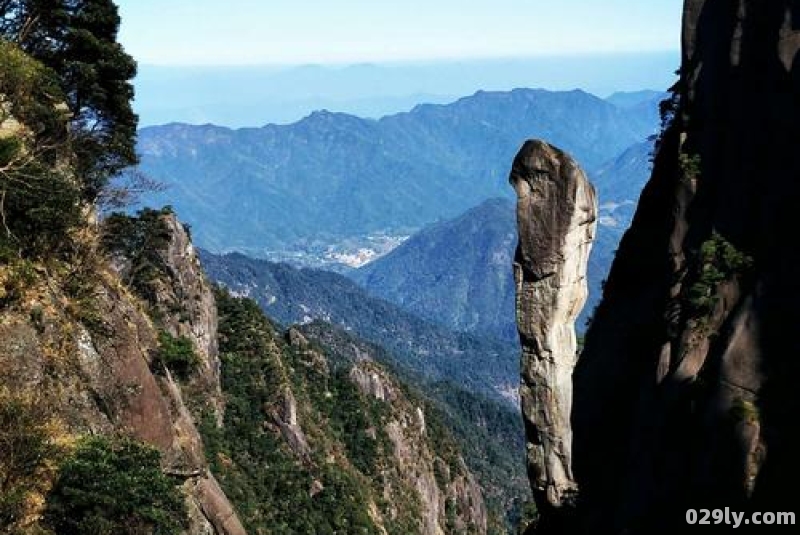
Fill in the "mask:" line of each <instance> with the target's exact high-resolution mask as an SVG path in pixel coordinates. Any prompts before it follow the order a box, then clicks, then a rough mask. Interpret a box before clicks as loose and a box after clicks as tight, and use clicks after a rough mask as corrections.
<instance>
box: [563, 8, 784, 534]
mask: <svg viewBox="0 0 800 535" xmlns="http://www.w3.org/2000/svg"><path fill="white" fill-rule="evenodd" d="M738 3H739V2H729V1H728V0H706V1H704V2H701V1H699V0H697V1H695V0H688V1H687V7H686V9H687V13H691V14H692V16H694V12H695V11H697V10H701V11H700V12H699V14H697V16H696V17H697V18H696V20H697V30H696V32H695V33H694V34H693V36H690V38H689V44H690V47H689V49H688V50H685V51H684V54H685V56H684V65H683V67H682V82H681V84H680V86H679V90H680V91H681V93H682V96H683V99H682V100H683V103H682V109H681V117H679V118H678V120H677V121H676V124H675V125H674V126H673V127H672V128H671V129H669V130H668V131H667V132H666V134H665V135H664V137H663V139H662V143H661V149H660V151H659V154H658V155H657V157H656V161H655V166H654V172H653V176H652V178H651V180H650V182H649V183H648V185H647V187H646V188H645V190H644V192H643V194H642V197H641V200H640V204H639V207H638V209H637V213H636V216H635V218H634V222H633V225H632V227H631V229H630V230H629V231H628V232H627V233H626V235H625V237H624V239H623V241H622V243H621V245H620V248H619V253H618V255H617V258H616V260H615V262H614V266H613V268H612V271H611V274H610V276H609V279H608V282H607V284H606V287H605V292H604V299H603V302H602V304H601V305H600V307H599V308H598V310H597V313H596V314H595V320H594V322H593V324H592V327H591V329H590V330H589V332H588V333H587V338H586V346H585V349H584V352H583V354H582V355H581V358H580V360H579V364H578V367H577V369H576V371H575V376H574V377H575V405H574V410H573V418H572V420H573V426H574V439H575V445H574V452H575V472H576V476H577V478H578V483H579V485H580V487H581V503H580V504H579V511H580V516H581V517H583V521H584V525H585V526H586V529H584V531H586V532H596V533H617V532H622V531H623V530H627V531H626V532H627V533H647V534H654V533H669V532H682V531H684V530H686V528H687V526H686V523H685V516H684V513H685V510H686V509H687V508H695V509H699V508H703V507H715V506H721V507H725V506H731V507H736V506H741V507H752V508H754V509H756V510H763V511H770V510H772V511H775V510H778V507H779V506H780V505H781V504H784V503H786V504H788V502H789V501H790V500H791V499H792V497H793V493H789V494H787V493H786V492H785V490H784V489H787V488H793V485H795V484H796V482H797V481H799V480H800V441H798V427H799V426H798V425H797V423H796V422H797V417H798V414H800V404H799V403H798V397H799V396H798V393H800V389H798V387H797V386H796V383H797V381H798V377H800V337H799V336H798V335H797V334H796V333H795V332H794V331H795V330H796V329H797V328H798V325H800V282H798V275H797V273H798V271H800V270H799V269H798V267H799V266H800V255H798V243H800V242H798V239H797V236H796V235H797V234H798V233H800V230H797V228H796V227H797V224H798V223H797V220H798V217H799V216H798V208H800V205H799V204H800V132H798V129H799V128H800V114H798V107H799V106H800V91H798V78H799V77H800V73H799V72H798V69H799V68H800V66H799V64H800V56H798V55H797V54H796V53H794V52H793V51H792V50H791V44H790V43H789V40H788V38H787V37H786V32H785V31H784V30H786V27H785V26H786V22H787V18H786V14H787V13H790V14H791V17H792V18H791V21H790V23H791V25H792V28H793V29H794V30H797V29H798V22H799V21H800V2H798V1H797V0H783V1H772V2H760V1H755V0H749V1H745V2H744V3H745V5H746V7H747V10H746V12H745V13H744V18H743V19H742V20H741V21H740V20H739V13H738V12H737V7H738V6H737V5H736V4H738ZM740 22H741V26H740ZM790 54H794V57H792V56H791V55H790ZM787 63H789V65H787ZM684 133H685V138H682V135H683V134H684ZM684 140H685V143H683V141H684ZM681 153H683V154H697V155H700V156H701V161H700V163H699V165H700V173H699V175H700V177H701V178H700V179H699V180H698V186H697V192H696V194H692V193H691V192H689V190H688V189H687V188H686V187H683V186H681V184H680V163H679V161H680V159H679V155H680V154H681ZM712 230H714V231H717V232H719V233H720V234H722V235H723V236H724V237H725V238H726V239H727V240H728V241H729V242H730V243H731V244H733V245H734V246H735V247H736V249H737V250H738V251H742V252H745V253H746V254H748V255H750V256H752V257H753V258H754V260H755V273H754V275H753V276H752V277H750V278H748V279H747V280H745V281H744V282H743V284H742V288H741V297H740V298H739V300H738V304H737V310H736V311H735V313H731V314H730V316H729V317H728V320H727V321H726V323H725V324H723V325H722V326H721V328H720V329H719V330H718V332H717V333H713V334H711V335H709V337H710V338H711V341H712V343H711V346H710V347H711V348H710V350H709V351H708V353H707V356H706V357H705V360H704V363H703V368H702V371H701V373H700V377H701V378H702V383H703V385H702V388H698V387H699V386H701V385H700V383H701V381H697V380H680V377H678V376H676V374H675V372H676V368H677V363H678V361H679V356H678V355H675V354H674V352H676V351H677V347H678V345H677V338H678V333H679V332H680V331H681V330H684V329H686V323H685V321H686V320H685V318H684V319H683V320H680V319H676V318H675V317H674V314H675V312H674V306H675V300H674V299H673V298H672V297H671V291H672V290H673V289H674V284H675V282H676V281H678V280H680V279H681V278H682V277H683V276H684V275H685V271H683V269H684V266H683V261H682V260H681V255H682V254H684V253H685V254H686V255H687V257H689V258H691V257H692V255H693V254H696V253H695V252H696V251H698V250H699V248H700V245H701V244H702V243H703V242H704V241H705V240H707V239H708V237H709V235H710V234H711V231H712ZM676 236H677V237H679V239H678V240H677V242H676V241H675V240H676ZM671 251H675V252H677V253H678V254H677V256H672V255H671ZM747 307H749V308H752V311H751V312H752V314H751V316H752V317H753V318H755V320H754V323H755V324H757V325H748V326H747V329H748V330H747V332H748V333H750V337H751V340H748V341H747V342H748V344H749V345H748V346H747V347H752V348H754V349H753V350H752V351H750V352H749V353H747V354H744V355H741V353H742V352H741V351H739V353H740V355H739V356H738V357H737V358H738V359H742V362H744V363H745V364H746V367H747V368H748V370H751V369H752V372H751V371H748V372H747V373H748V374H749V375H750V377H748V379H752V380H754V381H757V380H760V379H759V378H760V377H763V379H764V382H763V384H762V387H761V390H760V392H759V396H758V398H757V402H756V405H757V409H758V420H759V421H760V432H761V441H762V447H763V451H764V452H765V455H764V461H763V465H762V466H761V470H760V472H759V475H758V478H757V479H756V481H755V482H753V486H752V487H751V489H752V497H751V498H750V497H748V491H747V489H746V485H743V484H742V482H743V480H744V479H745V478H744V477H743V476H744V475H745V474H743V472H742V471H743V470H744V469H745V465H746V464H747V463H746V462H744V460H743V445H742V444H741V438H740V437H737V432H736V431H735V429H734V427H735V426H734V424H733V423H732V422H731V421H730V419H729V417H728V414H727V413H725V414H723V413H721V411H720V410H719V406H720V400H719V398H718V397H719V392H720V391H721V390H722V389H723V386H724V387H727V386H728V385H722V382H723V377H722V371H721V370H722V367H723V362H722V361H723V357H724V356H725V355H726V354H728V355H729V354H730V351H731V345H732V343H733V342H732V340H733V336H734V327H735V326H734V325H733V324H732V319H731V318H734V317H735V316H736V315H737V314H739V313H743V312H747V310H742V309H744V308H747ZM677 314H680V311H678V313H677ZM681 322H682V323H681ZM737 343H738V342H737ZM665 352H666V354H667V355H669V354H670V353H673V354H672V357H671V359H670V360H669V361H668V362H669V363H670V364H669V367H668V369H666V370H663V369H662V373H664V374H665V375H664V376H663V379H662V380H659V378H658V370H659V361H662V364H663V356H664V355H665ZM726 358H728V357H726ZM728 366H730V363H728ZM709 385H711V388H709ZM733 386H734V387H737V388H740V387H739V385H733ZM715 389H716V392H715V391H714V390H715ZM715 396H717V398H715ZM786 507H789V508H788V509H785V510H792V509H791V507H796V504H794V505H791V504H788V505H787V506H786ZM589 526H591V527H589ZM676 529H677V530H678V531H675V530H676ZM575 532H578V531H575Z"/></svg>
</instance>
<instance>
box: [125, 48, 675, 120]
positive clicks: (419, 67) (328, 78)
mask: <svg viewBox="0 0 800 535" xmlns="http://www.w3.org/2000/svg"><path fill="white" fill-rule="evenodd" d="M678 64H679V53H678V51H677V50H676V51H666V52H651V53H638V54H637V53H624V54H577V55H554V56H540V57H528V58H497V59H472V60H459V61H420V62H386V63H374V62H373V63H368V64H365V63H361V64H353V65H335V66H333V65H298V66H275V65H254V66H242V65H228V66H183V67H175V66H159V65H148V64H142V65H140V67H139V75H138V76H137V78H136V81H135V85H136V101H135V103H134V104H135V108H136V111H137V112H138V113H139V114H140V116H141V126H143V127H144V126H152V125H158V124H164V123H169V122H185V123H191V124H206V123H212V124H216V125H220V126H227V127H234V128H236V127H258V126H263V125H265V124H268V123H277V124H286V123H291V122H294V121H297V120H299V119H301V118H303V117H305V116H307V115H308V114H310V113H311V112H313V111H316V110H320V109H327V110H330V111H337V112H345V113H350V114H353V115H358V116H361V117H368V118H378V117H382V116H384V115H389V114H392V113H397V112H402V111H408V110H410V109H411V108H413V107H414V106H415V105H417V104H422V103H430V104H442V103H448V102H452V101H454V100H456V99H458V98H461V97H465V96H469V95H472V94H474V93H475V92H477V91H480V90H483V91H509V90H512V89H516V88H541V89H547V90H551V91H564V90H573V89H581V90H584V91H586V92H589V93H592V94H594V95H596V96H598V97H601V98H605V97H607V96H609V95H610V94H612V93H615V92H618V91H639V90H644V89H650V90H657V91H664V90H666V89H667V88H668V87H669V86H670V85H671V84H672V83H673V81H674V79H675V75H674V72H675V69H676V68H677V66H678Z"/></svg>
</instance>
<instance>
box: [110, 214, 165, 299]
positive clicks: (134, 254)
mask: <svg viewBox="0 0 800 535" xmlns="http://www.w3.org/2000/svg"><path fill="white" fill-rule="evenodd" d="M171 213H172V208H171V207H169V206H167V207H164V208H162V209H161V210H153V209H150V208H145V209H143V210H140V211H139V212H138V213H137V214H136V216H129V215H127V214H122V213H115V214H111V215H110V216H108V217H107V218H106V219H105V220H104V221H103V234H102V244H103V246H104V247H105V249H106V250H108V251H110V252H112V253H114V254H118V255H120V256H122V257H123V258H125V259H126V260H127V261H128V262H130V268H129V270H128V276H127V280H126V281H125V282H126V283H127V284H128V286H130V287H131V288H132V289H133V291H134V292H135V293H136V294H137V295H138V296H139V297H140V298H142V299H144V300H145V301H147V302H148V303H150V304H151V305H153V304H155V302H156V295H155V287H154V282H156V280H157V279H159V278H160V277H162V276H164V274H165V273H167V271H168V269H167V266H166V265H165V263H164V259H163V257H162V256H161V253H162V252H163V251H164V250H165V249H166V248H167V246H168V245H169V240H170V238H171V236H170V232H169V227H168V226H167V223H166V221H165V220H164V216H165V215H168V214H171Z"/></svg>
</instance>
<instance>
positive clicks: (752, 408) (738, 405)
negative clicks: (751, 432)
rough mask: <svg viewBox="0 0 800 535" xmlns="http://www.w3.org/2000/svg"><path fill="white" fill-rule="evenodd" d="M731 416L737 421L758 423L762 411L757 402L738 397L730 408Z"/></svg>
mask: <svg viewBox="0 0 800 535" xmlns="http://www.w3.org/2000/svg"><path fill="white" fill-rule="evenodd" d="M730 416H731V418H733V420H734V421H736V422H745V423H749V424H754V423H758V421H759V420H760V419H761V415H760V411H759V410H758V407H757V406H756V404H755V403H753V402H752V401H748V400H746V399H736V400H734V402H733V405H732V406H731V408H730Z"/></svg>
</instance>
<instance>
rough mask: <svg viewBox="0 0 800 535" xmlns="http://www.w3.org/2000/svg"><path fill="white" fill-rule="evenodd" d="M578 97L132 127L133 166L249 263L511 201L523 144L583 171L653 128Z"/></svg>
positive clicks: (199, 237) (507, 97)
mask: <svg viewBox="0 0 800 535" xmlns="http://www.w3.org/2000/svg"><path fill="white" fill-rule="evenodd" d="M639 102H640V103H647V105H645V104H642V105H641V106H639V105H632V106H631V105H627V104H626V106H625V107H619V106H615V105H614V104H611V103H609V102H607V101H605V100H603V99H600V98H597V97H595V96H593V95H590V94H588V93H585V92H583V91H577V90H576V91H570V92H548V91H543V90H527V89H525V90H522V89H521V90H515V91H511V92H479V93H477V94H475V95H473V96H471V97H467V98H463V99H461V100H459V101H457V102H455V103H452V104H449V105H421V106H417V107H416V108H414V110H413V111H411V112H409V113H401V114H398V115H393V116H389V117H385V118H383V119H380V120H369V119H360V118H358V117H354V116H350V115H345V114H337V113H329V112H318V113H314V114H312V115H311V116H309V117H307V118H306V119H303V120H302V121H299V122H297V123H294V124H291V125H287V126H276V125H270V126H266V127H263V128H258V129H242V130H230V129H227V128H221V127H216V126H210V125H207V126H188V125H182V124H171V125H166V126H161V127H153V128H145V129H143V130H142V131H141V132H140V138H139V150H140V152H141V155H142V164H141V170H143V171H144V172H145V173H147V174H148V175H149V176H151V177H152V178H154V179H156V180H159V181H162V182H164V183H165V184H166V185H167V186H168V189H167V190H166V191H164V192H162V193H159V194H155V195H153V196H150V197H148V198H147V199H146V201H147V203H148V204H155V205H161V204H171V205H173V206H174V207H175V208H176V210H177V212H178V214H179V215H180V216H181V218H182V219H183V220H185V221H187V222H188V223H189V224H191V225H192V228H193V235H194V239H195V240H196V242H197V243H198V244H199V245H200V246H201V247H204V248H206V249H209V250H212V251H215V252H221V251H234V250H238V251H243V252H247V253H248V254H250V255H253V256H261V257H269V256H270V254H271V253H275V252H277V251H286V250H292V249H298V250H302V249H308V248H312V247H315V246H317V247H319V246H323V247H324V246H325V245H326V244H330V243H332V242H335V241H336V240H340V239H342V238H347V237H352V236H365V235H367V234H370V233H374V232H391V233H396V234H408V233H410V232H411V231H413V230H415V229H419V228H421V227H423V226H425V225H427V224H430V223H433V222H435V221H437V220H443V219H447V218H452V217H456V216H458V215H459V214H461V213H463V212H464V211H465V210H467V209H469V208H471V207H474V206H476V205H477V204H479V203H480V202H482V201H484V200H486V199H488V198H491V197H498V196H506V197H510V196H511V192H510V188H509V187H508V185H507V183H506V180H507V174H508V169H509V165H510V162H511V161H512V159H513V156H514V154H515V153H516V151H517V150H518V148H519V146H520V144H521V143H522V142H523V141H524V140H525V139H527V138H530V137H541V138H546V139H548V140H549V141H550V142H552V143H554V144H555V145H558V146H560V147H562V148H564V149H565V150H567V151H569V152H571V153H572V154H574V155H575V156H576V157H577V159H578V160H579V161H580V162H581V163H582V164H583V165H584V166H585V167H586V168H587V169H588V170H590V171H591V170H594V169H597V168H599V167H600V166H602V165H603V164H604V163H605V162H607V161H608V160H610V159H612V158H614V157H616V156H617V155H618V154H620V153H621V152H622V151H624V150H626V149H627V148H628V147H630V146H631V145H633V144H635V143H638V142H641V141H642V140H643V139H645V138H646V137H648V136H649V135H651V134H652V133H653V132H654V131H655V130H656V128H657V124H654V119H653V117H652V109H654V108H655V103H654V102H651V101H649V100H648V99H647V98H645V99H644V100H642V98H641V96H640V98H639Z"/></svg>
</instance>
